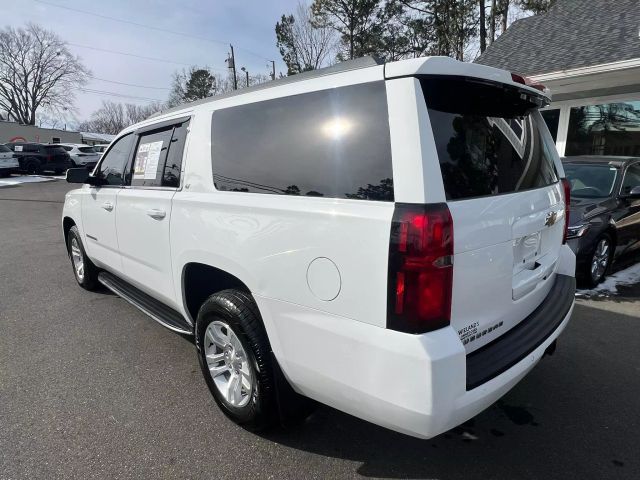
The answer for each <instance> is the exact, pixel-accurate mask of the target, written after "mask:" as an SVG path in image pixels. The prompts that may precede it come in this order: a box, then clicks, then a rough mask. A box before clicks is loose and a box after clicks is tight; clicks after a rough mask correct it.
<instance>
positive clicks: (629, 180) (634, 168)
mask: <svg viewBox="0 0 640 480" xmlns="http://www.w3.org/2000/svg"><path fill="white" fill-rule="evenodd" d="M634 187H640V163H636V164H634V165H631V166H630V167H629V168H627V171H626V172H625V174H624V180H623V181H622V189H621V190H620V193H622V194H623V195H629V193H631V190H632V189H633V188H634Z"/></svg>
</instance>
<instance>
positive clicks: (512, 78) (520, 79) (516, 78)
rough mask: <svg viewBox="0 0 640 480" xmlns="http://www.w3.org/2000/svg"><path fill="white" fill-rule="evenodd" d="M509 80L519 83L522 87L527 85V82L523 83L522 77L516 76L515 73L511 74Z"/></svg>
mask: <svg viewBox="0 0 640 480" xmlns="http://www.w3.org/2000/svg"><path fill="white" fill-rule="evenodd" d="M511 80H513V81H514V82H515V83H521V84H522V85H526V84H527V82H525V80H524V77H523V76H522V75H518V74H517V73H512V74H511Z"/></svg>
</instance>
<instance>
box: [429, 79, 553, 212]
mask: <svg viewBox="0 0 640 480" xmlns="http://www.w3.org/2000/svg"><path fill="white" fill-rule="evenodd" d="M421 84H422V90H423V93H424V97H425V100H426V103H427V108H428V110H429V118H430V120H431V128H432V130H433V136H434V139H435V143H436V149H437V151H438V158H439V161H440V170H441V172H442V178H443V181H444V188H445V193H446V196H447V199H449V200H457V199H465V198H473V197H483V196H489V195H498V194H503V193H512V192H517V191H521V190H527V189H531V188H539V187H544V186H547V185H551V184H553V183H555V182H557V181H558V176H557V174H556V171H555V167H554V165H553V156H552V153H551V152H552V151H553V150H552V149H553V148H555V147H554V146H553V145H552V144H550V142H549V143H548V142H547V141H546V139H545V138H544V137H543V135H542V131H543V129H546V128H547V127H546V125H545V123H544V121H542V120H541V119H540V116H539V115H534V114H533V112H535V111H536V109H537V108H539V107H540V106H541V105H542V100H541V99H540V98H539V97H536V96H534V95H531V94H529V93H527V92H525V91H524V90H520V89H518V88H515V87H510V86H506V85H502V84H497V83H491V82H481V81H474V80H473V79H468V78H460V77H438V78H432V77H429V78H423V79H421Z"/></svg>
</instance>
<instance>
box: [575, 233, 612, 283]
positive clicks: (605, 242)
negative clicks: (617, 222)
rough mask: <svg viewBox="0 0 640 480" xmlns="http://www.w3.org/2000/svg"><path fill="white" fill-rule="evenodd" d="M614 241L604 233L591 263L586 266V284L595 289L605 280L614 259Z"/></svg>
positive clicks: (592, 255)
mask: <svg viewBox="0 0 640 480" xmlns="http://www.w3.org/2000/svg"><path fill="white" fill-rule="evenodd" d="M613 248H614V245H613V240H612V239H611V236H610V235H609V234H608V233H603V234H602V235H601V236H600V237H598V240H597V241H596V246H595V248H594V250H593V252H592V253H591V258H590V259H589V263H588V264H586V265H585V268H584V271H583V274H582V277H583V279H584V280H585V282H586V284H587V285H588V286H589V287H591V288H594V287H596V286H597V285H598V284H599V283H600V282H602V281H603V280H604V278H605V277H606V275H607V271H608V270H609V266H610V265H611V260H612V259H613Z"/></svg>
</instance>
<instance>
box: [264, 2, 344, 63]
mask: <svg viewBox="0 0 640 480" xmlns="http://www.w3.org/2000/svg"><path fill="white" fill-rule="evenodd" d="M276 37H277V43H276V45H277V47H278V48H279V49H280V54H281V55H282V59H283V60H284V62H285V63H286V64H287V69H288V72H287V73H288V74H289V75H293V74H295V73H300V72H305V71H307V70H316V69H318V68H320V67H323V66H325V65H326V64H327V63H328V61H329V60H330V58H331V57H332V56H333V55H334V54H335V52H336V48H337V45H336V40H337V39H336V35H335V32H334V30H333V29H332V28H329V27H327V26H324V25H316V26H314V25H313V15H312V13H311V8H310V7H309V6H307V5H303V4H302V3H298V6H297V7H296V11H295V13H294V14H293V15H289V16H287V15H282V18H281V20H280V21H279V22H278V23H276Z"/></svg>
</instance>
